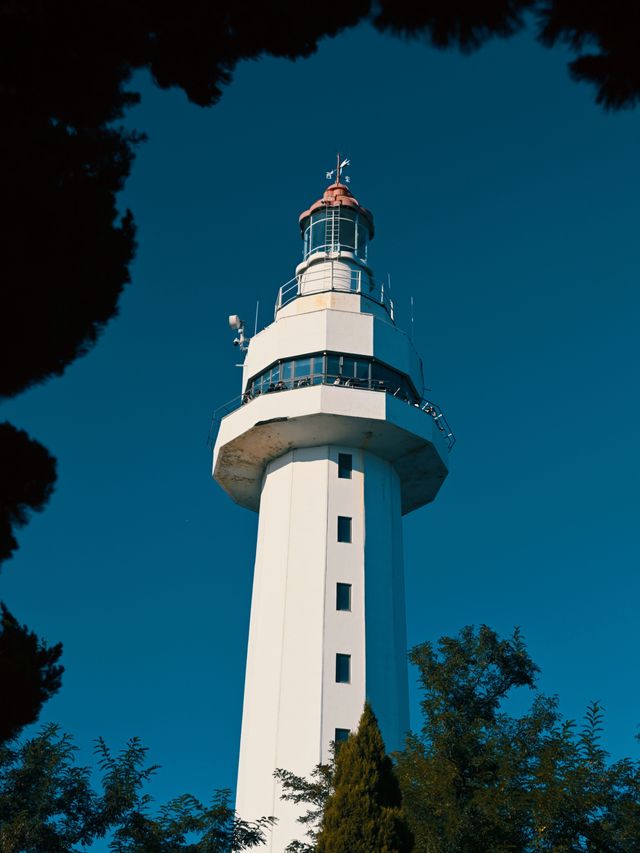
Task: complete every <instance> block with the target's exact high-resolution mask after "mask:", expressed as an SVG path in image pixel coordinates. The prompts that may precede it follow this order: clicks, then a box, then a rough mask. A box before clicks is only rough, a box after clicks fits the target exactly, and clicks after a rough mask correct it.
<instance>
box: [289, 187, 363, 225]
mask: <svg viewBox="0 0 640 853" xmlns="http://www.w3.org/2000/svg"><path fill="white" fill-rule="evenodd" d="M341 205H344V206H345V207H350V208H353V209H354V210H357V211H358V213H360V214H361V216H363V217H364V218H365V219H366V220H367V222H368V224H369V228H370V230H371V235H370V236H371V237H373V214H372V213H371V211H370V210H367V208H366V207H362V205H361V204H360V202H359V201H358V199H356V198H354V197H353V195H352V194H351V190H350V189H349V187H347V186H346V185H345V184H331V186H330V187H327V188H326V190H325V191H324V193H323V196H322V198H320V199H318V201H316V202H314V203H313V204H312V205H311V207H310V208H309V209H308V210H305V211H303V212H302V213H301V214H300V218H299V219H298V222H299V223H300V229H302V223H303V222H304V220H305V219H306V218H307V217H308V216H311V214H312V213H315V211H316V210H320V209H321V208H323V207H340V206H341Z"/></svg>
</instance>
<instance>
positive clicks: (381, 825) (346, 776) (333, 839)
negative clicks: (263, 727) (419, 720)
mask: <svg viewBox="0 0 640 853" xmlns="http://www.w3.org/2000/svg"><path fill="white" fill-rule="evenodd" d="M276 778H278V779H279V781H280V783H281V784H282V788H283V792H284V793H283V799H285V800H288V801H289V802H294V803H305V804H306V805H309V806H310V808H309V809H308V810H307V811H306V812H305V813H303V814H302V815H301V816H300V818H299V822H300V823H301V824H302V825H303V826H305V827H306V829H307V838H308V839H309V843H304V842H300V841H294V842H293V843H291V844H290V845H289V846H288V847H287V853H311V851H317V853H344V851H346V850H348V851H349V853H372V851H376V853H410V851H411V850H412V838H411V833H410V831H409V829H408V827H407V824H406V821H405V819H404V815H403V812H402V796H401V793H400V786H399V785H398V780H397V778H396V776H395V774H394V771H393V765H392V763H391V759H390V758H389V756H388V755H387V754H386V753H385V749H384V742H383V740H382V735H381V734H380V729H379V727H378V721H377V720H376V717H375V714H374V713H373V711H372V709H371V706H370V705H369V704H368V703H367V704H366V705H365V708H364V711H363V714H362V717H361V718H360V724H359V726H358V730H357V732H355V734H352V735H350V736H349V738H348V739H347V740H346V741H345V742H344V743H342V744H340V745H339V748H338V750H337V754H336V755H335V760H334V759H332V760H331V762H330V763H329V764H326V765H318V766H317V767H316V768H315V771H314V772H313V774H312V776H311V778H310V779H309V780H307V779H305V778H303V777H300V776H296V775H295V774H293V773H290V772H287V771H286V770H277V771H276Z"/></svg>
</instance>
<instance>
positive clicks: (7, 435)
mask: <svg viewBox="0 0 640 853" xmlns="http://www.w3.org/2000/svg"><path fill="white" fill-rule="evenodd" d="M0 472H1V474H0V562H2V561H3V560H6V559H8V558H9V557H10V556H11V555H12V553H13V551H14V550H15V549H16V548H17V547H18V543H17V542H16V539H15V536H14V535H13V530H14V529H15V528H17V527H21V526H22V525H24V524H26V523H27V521H28V519H29V514H30V512H33V511H38V510H41V509H42V508H43V506H44V505H45V503H46V502H47V500H48V499H49V495H50V494H51V492H52V491H53V485H54V483H55V479H56V464H55V459H54V458H53V457H52V456H51V455H50V454H49V452H48V451H47V450H46V449H45V448H44V447H43V446H42V445H41V444H39V443H38V442H37V441H33V440H32V439H30V438H29V436H28V435H27V434H26V432H23V431H22V430H19V429H16V428H15V427H13V426H11V424H8V423H0ZM0 607H1V616H0V696H2V697H3V700H2V701H0V744H2V743H4V742H5V741H6V740H10V739H11V738H14V737H16V735H18V734H19V732H20V731H21V730H22V728H23V727H24V726H26V725H28V724H29V723H33V722H35V720H37V718H38V714H39V713H40V709H41V708H42V705H43V703H44V702H45V701H46V700H47V699H48V698H49V697H50V696H51V695H52V694H53V693H55V692H56V691H57V690H58V689H59V687H60V679H61V675H62V667H61V666H59V665H58V660H59V658H60V655H61V653H62V646H60V644H58V645H56V646H53V648H47V645H46V643H45V642H44V641H42V640H40V639H38V637H36V635H35V634H34V633H33V632H31V631H29V629H28V628H27V627H26V626H21V625H19V624H18V621H17V620H16V619H15V617H14V616H12V614H11V613H10V612H9V611H8V610H7V608H6V607H5V606H4V605H0Z"/></svg>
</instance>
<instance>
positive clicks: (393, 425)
mask: <svg viewBox="0 0 640 853" xmlns="http://www.w3.org/2000/svg"><path fill="white" fill-rule="evenodd" d="M428 406H429V407H431V410H428V409H427V407H428ZM443 420H444V419H443V416H442V415H441V413H439V412H438V411H437V410H436V409H435V407H433V406H432V404H430V403H427V402H426V401H425V403H424V407H423V406H421V405H419V404H417V403H411V402H408V401H406V400H401V399H400V398H398V397H394V396H393V395H392V394H390V393H380V392H379V391H376V390H371V389H367V388H356V387H346V386H336V385H316V386H313V385H307V386H302V387H297V388H291V389H290V390H289V393H270V394H261V395H260V396H259V397H257V398H256V399H253V400H251V402H249V403H247V404H246V405H240V406H239V407H238V408H236V409H235V411H231V412H230V413H229V414H227V415H226V416H225V417H223V418H222V420H221V422H220V429H219V432H218V436H217V439H216V444H215V448H214V454H213V476H214V477H215V479H216V480H217V481H218V483H220V485H221V486H222V487H223V488H224V490H225V491H226V492H227V494H229V495H230V497H231V498H232V499H233V500H234V501H235V502H236V503H238V504H240V506H243V507H246V508H247V509H251V510H254V511H256V512H257V511H258V510H259V508H260V493H261V490H262V479H263V476H264V471H265V468H266V466H267V464H268V463H269V462H271V461H272V460H274V459H277V458H278V457H279V456H282V455H283V454H284V453H287V452H288V451H290V450H292V449H294V448H298V447H321V446H323V445H337V446H342V447H354V448H362V449H364V450H368V451H370V452H371V453H374V454H376V455H377V456H379V457H380V458H382V459H386V460H387V461H389V462H391V463H393V465H394V468H395V469H396V471H397V473H398V475H399V477H400V482H401V509H402V513H403V515H404V514H406V513H408V512H411V511H412V510H414V509H418V507H421V506H424V505H425V504H427V503H430V502H431V501H432V500H433V499H434V498H435V496H436V495H437V493H438V491H439V489H440V486H441V485H442V483H443V481H444V479H445V478H446V476H447V474H448V467H447V464H446V459H447V456H448V451H449V445H450V442H451V439H452V436H451V434H450V433H449V435H447V428H446V427H445V425H444V424H446V422H444V423H442V421H443Z"/></svg>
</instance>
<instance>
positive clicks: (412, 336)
mask: <svg viewBox="0 0 640 853" xmlns="http://www.w3.org/2000/svg"><path fill="white" fill-rule="evenodd" d="M411 340H413V296H412V297H411Z"/></svg>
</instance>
